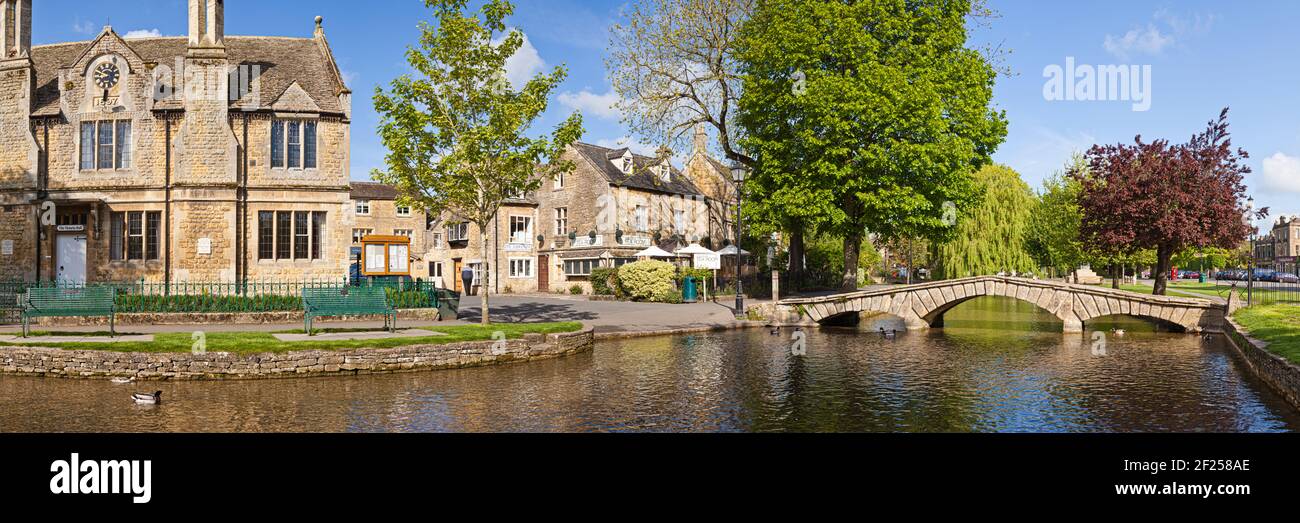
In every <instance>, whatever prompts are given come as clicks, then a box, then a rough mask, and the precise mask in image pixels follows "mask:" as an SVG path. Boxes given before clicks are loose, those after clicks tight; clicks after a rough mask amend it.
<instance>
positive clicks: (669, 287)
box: [618, 260, 680, 301]
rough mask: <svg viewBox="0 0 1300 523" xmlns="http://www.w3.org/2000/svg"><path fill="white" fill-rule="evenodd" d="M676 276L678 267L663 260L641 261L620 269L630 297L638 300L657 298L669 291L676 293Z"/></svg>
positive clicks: (621, 278)
mask: <svg viewBox="0 0 1300 523" xmlns="http://www.w3.org/2000/svg"><path fill="white" fill-rule="evenodd" d="M676 277H677V268H676V267H675V266H673V264H671V263H668V262H662V261H654V260H647V261H639V262H636V263H629V264H627V265H624V266H622V267H620V268H619V269H618V279H619V281H620V282H622V287H623V289H624V290H625V291H627V295H628V297H629V298H631V299H633V300H637V301H651V300H656V298H660V297H663V296H666V295H667V294H668V293H676V292H677V287H676V285H673V281H674V280H675V279H676ZM679 299H680V297H679Z"/></svg>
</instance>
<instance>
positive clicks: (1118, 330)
mask: <svg viewBox="0 0 1300 523" xmlns="http://www.w3.org/2000/svg"><path fill="white" fill-rule="evenodd" d="M1110 333H1111V334H1114V335H1116V336H1123V335H1124V334H1126V333H1125V332H1124V329H1114V330H1111V331H1110Z"/></svg>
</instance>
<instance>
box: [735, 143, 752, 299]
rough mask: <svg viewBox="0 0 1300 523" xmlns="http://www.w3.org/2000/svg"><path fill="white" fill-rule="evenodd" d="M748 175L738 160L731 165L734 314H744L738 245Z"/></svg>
mask: <svg viewBox="0 0 1300 523" xmlns="http://www.w3.org/2000/svg"><path fill="white" fill-rule="evenodd" d="M748 175H749V167H746V166H745V165H744V164H741V163H740V162H736V163H734V164H732V166H731V181H733V182H735V183H736V241H734V242H732V245H734V246H735V247H736V316H744V315H745V292H744V289H743V288H742V287H743V284H742V283H741V273H740V258H741V256H743V254H744V252H745V251H744V250H743V249H742V248H741V247H740V226H741V222H740V205H741V204H742V203H743V202H744V201H745V177H746V176H748Z"/></svg>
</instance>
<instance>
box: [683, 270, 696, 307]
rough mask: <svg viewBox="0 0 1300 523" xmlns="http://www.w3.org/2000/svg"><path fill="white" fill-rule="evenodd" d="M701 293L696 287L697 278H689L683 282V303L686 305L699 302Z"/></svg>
mask: <svg viewBox="0 0 1300 523" xmlns="http://www.w3.org/2000/svg"><path fill="white" fill-rule="evenodd" d="M699 297H700V293H699V290H698V289H696V287H695V278H694V277H691V276H687V277H686V278H685V279H683V280H682V301H684V302H686V303H695V302H696V301H698V300H699Z"/></svg>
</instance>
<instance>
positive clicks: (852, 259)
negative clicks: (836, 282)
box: [840, 232, 862, 292]
mask: <svg viewBox="0 0 1300 523" xmlns="http://www.w3.org/2000/svg"><path fill="white" fill-rule="evenodd" d="M861 250H862V233H860V232H855V233H852V234H849V235H847V236H845V237H844V278H843V280H842V281H841V283H840V290H843V291H845V292H852V291H856V290H858V259H859V258H861Z"/></svg>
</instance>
